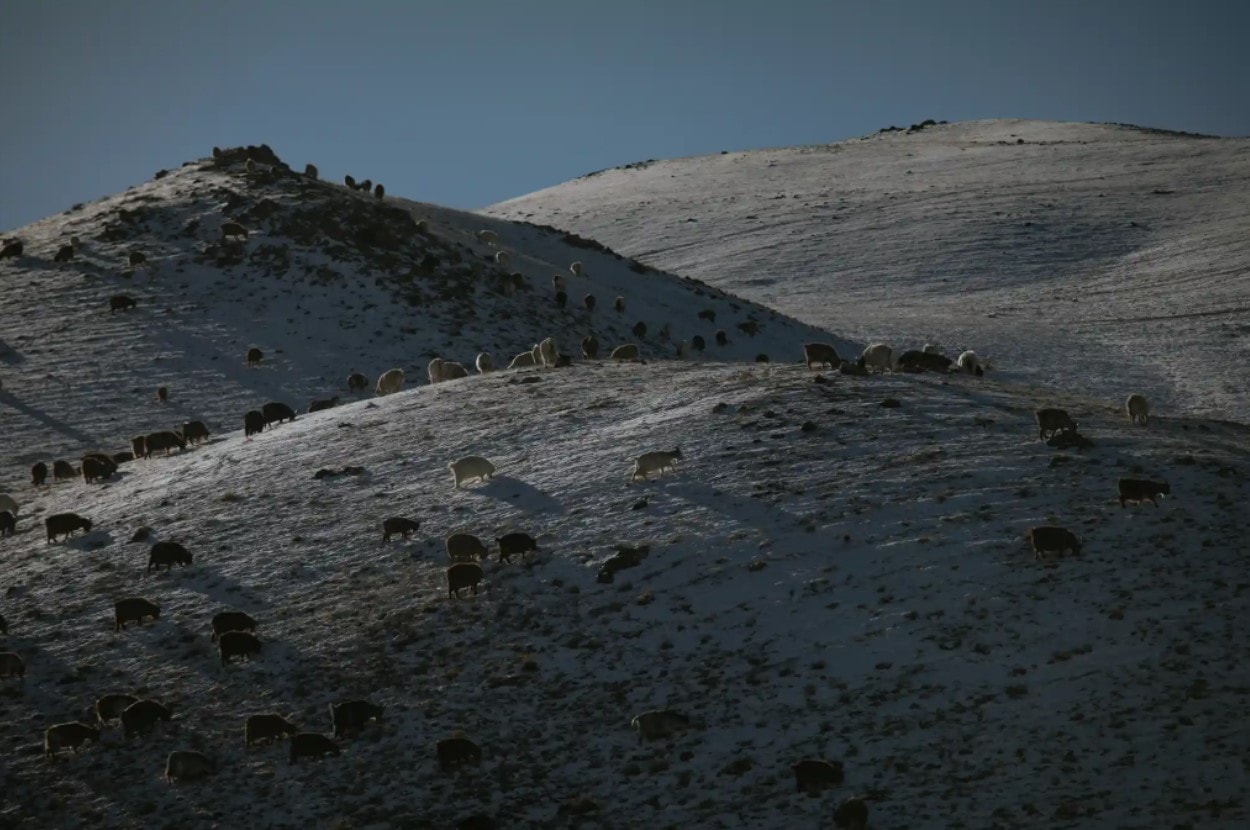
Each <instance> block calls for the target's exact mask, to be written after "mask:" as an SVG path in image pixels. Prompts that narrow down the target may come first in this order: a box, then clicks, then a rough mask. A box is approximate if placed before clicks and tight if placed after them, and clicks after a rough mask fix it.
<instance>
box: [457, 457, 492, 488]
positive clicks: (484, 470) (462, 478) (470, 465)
mask: <svg viewBox="0 0 1250 830" xmlns="http://www.w3.org/2000/svg"><path fill="white" fill-rule="evenodd" d="M447 469H449V470H451V474H452V475H453V476H455V478H456V489H457V490H459V489H460V485H461V484H464V483H465V482H466V481H469V480H471V479H478V480H479V481H486V480H487V479H489V478H490V477H491V476H492V475H494V474H495V465H494V464H492V463H490V462H489V461H487V460H486V459H485V458H482V456H480V455H466V456H465V457H464V458H461V459H459V460H457V461H453V462H451V463H450V464H448V465H447Z"/></svg>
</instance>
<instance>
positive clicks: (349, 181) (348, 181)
mask: <svg viewBox="0 0 1250 830" xmlns="http://www.w3.org/2000/svg"><path fill="white" fill-rule="evenodd" d="M343 184H345V185H347V188H348V189H349V190H355V189H356V180H355V179H353V178H352V177H351V176H344V177H343Z"/></svg>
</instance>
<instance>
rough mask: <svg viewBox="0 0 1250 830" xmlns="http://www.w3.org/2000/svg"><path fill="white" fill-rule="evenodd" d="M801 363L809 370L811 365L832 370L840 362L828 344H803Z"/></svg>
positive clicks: (835, 352)
mask: <svg viewBox="0 0 1250 830" xmlns="http://www.w3.org/2000/svg"><path fill="white" fill-rule="evenodd" d="M865 351H867V349H865ZM803 362H804V364H806V366H807V368H809V369H810V368H812V364H813V363H815V364H816V368H817V369H823V368H825V366H826V365H828V367H829V368H830V369H833V368H836V367H837V366H838V365H839V364H841V362H842V361H841V360H840V359H839V358H838V352H837V350H836V349H834V348H833V346H830V345H829V344H828V343H804V344H803Z"/></svg>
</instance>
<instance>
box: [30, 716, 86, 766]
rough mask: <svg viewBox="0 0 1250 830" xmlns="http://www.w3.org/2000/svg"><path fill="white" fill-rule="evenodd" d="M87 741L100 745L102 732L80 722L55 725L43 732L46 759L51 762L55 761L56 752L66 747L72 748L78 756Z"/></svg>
mask: <svg viewBox="0 0 1250 830" xmlns="http://www.w3.org/2000/svg"><path fill="white" fill-rule="evenodd" d="M86 741H91V742H92V743H93V744H98V743H99V742H100V730H99V729H96V728H95V727H94V726H88V725H87V724H85V723H80V722H78V721H71V722H70V723H56V724H53V725H52V726H49V727H48V728H47V729H45V730H44V732H43V754H44V757H45V758H47V759H48V760H49V761H55V760H56V751H57V750H58V749H64V748H65V747H71V748H72V749H73V750H74V754H77V753H78V748H79V747H80V746H82V745H83V743H85V742H86Z"/></svg>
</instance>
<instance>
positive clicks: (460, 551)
mask: <svg viewBox="0 0 1250 830" xmlns="http://www.w3.org/2000/svg"><path fill="white" fill-rule="evenodd" d="M489 553H490V551H488V550H487V548H486V545H485V544H484V543H483V542H482V540H481V539H479V538H477V537H476V536H474V535H473V534H471V533H453V534H451V535H450V536H448V537H447V556H448V557H449V558H450V559H451V561H452V562H473V561H475V560H478V559H482V558H485V557H486V556H488V555H489Z"/></svg>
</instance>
